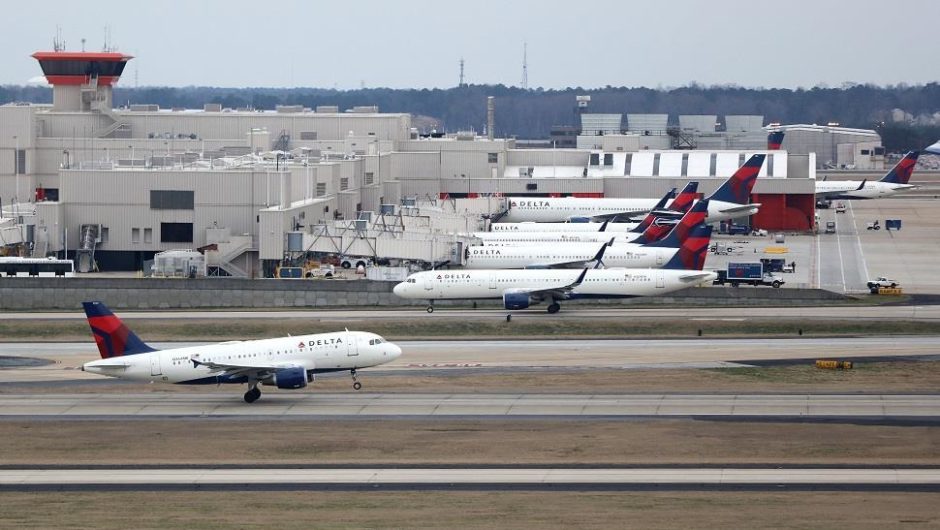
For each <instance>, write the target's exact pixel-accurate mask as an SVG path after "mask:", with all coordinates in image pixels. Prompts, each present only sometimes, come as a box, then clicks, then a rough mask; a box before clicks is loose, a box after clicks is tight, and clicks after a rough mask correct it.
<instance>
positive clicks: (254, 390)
mask: <svg viewBox="0 0 940 530" xmlns="http://www.w3.org/2000/svg"><path fill="white" fill-rule="evenodd" d="M260 397H261V389H260V388H258V383H251V384H249V385H248V392H245V403H254V402H255V401H258V398H260Z"/></svg>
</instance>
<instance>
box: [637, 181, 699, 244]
mask: <svg viewBox="0 0 940 530" xmlns="http://www.w3.org/2000/svg"><path fill="white" fill-rule="evenodd" d="M686 187H688V186H686ZM675 194H676V188H672V189H671V190H669V191H668V192H666V194H665V195H663V198H662V199H659V202H657V203H656V206H653V209H652V210H650V213H648V214H646V217H644V218H643V220H642V221H640V224H638V225H636V226H635V227H633V228H631V229H630V230H629V231H630V232H633V233H636V234H642V233H643V232H645V231H646V229H647V228H649V226H650V225H651V224H653V221H655V220H656V212H657V211H659V210H662V209H663V208H665V207H666V203H667V202H669V199H671V198H673V197H675ZM676 200H678V198H676Z"/></svg>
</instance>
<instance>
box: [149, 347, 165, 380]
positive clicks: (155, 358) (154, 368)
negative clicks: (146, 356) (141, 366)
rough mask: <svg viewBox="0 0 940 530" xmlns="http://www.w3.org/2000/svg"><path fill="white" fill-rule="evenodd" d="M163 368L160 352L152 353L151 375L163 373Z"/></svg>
mask: <svg viewBox="0 0 940 530" xmlns="http://www.w3.org/2000/svg"><path fill="white" fill-rule="evenodd" d="M162 374H163V370H162V369H161V367H160V352H153V353H151V354H150V375H162Z"/></svg>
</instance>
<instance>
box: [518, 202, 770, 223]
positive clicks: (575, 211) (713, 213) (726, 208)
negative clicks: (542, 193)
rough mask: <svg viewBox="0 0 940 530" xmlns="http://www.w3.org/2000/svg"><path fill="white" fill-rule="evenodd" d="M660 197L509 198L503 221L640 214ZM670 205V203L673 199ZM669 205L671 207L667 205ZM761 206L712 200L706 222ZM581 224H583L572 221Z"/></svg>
mask: <svg viewBox="0 0 940 530" xmlns="http://www.w3.org/2000/svg"><path fill="white" fill-rule="evenodd" d="M658 202H659V200H658V199H610V198H580V197H546V198H530V197H509V198H508V204H509V209H508V211H507V212H506V214H505V215H504V216H503V217H501V218H500V221H501V222H506V223H520V222H527V221H534V222H537V223H564V222H565V221H570V220H572V219H584V218H586V219H592V218H598V217H605V216H606V217H611V216H614V215H623V216H630V215H638V214H644V213H646V212H649V211H650V210H652V209H653V208H654V207H655V206H656V204H657V203H658ZM670 204H671V202H670ZM667 208H668V206H667ZM758 208H759V205H757V204H753V205H742V204H737V203H732V202H725V201H717V200H713V201H711V202H710V203H709V205H708V216H707V217H706V218H705V220H706V222H714V221H722V220H727V219H736V218H739V217H747V216H749V215H753V214H755V213H757V210H758ZM571 224H581V223H571Z"/></svg>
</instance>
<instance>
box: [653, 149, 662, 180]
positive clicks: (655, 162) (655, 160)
mask: <svg viewBox="0 0 940 530" xmlns="http://www.w3.org/2000/svg"><path fill="white" fill-rule="evenodd" d="M660 156H661V155H660V154H659V153H656V154H655V155H653V176H654V177H658V176H659V158H660Z"/></svg>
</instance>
